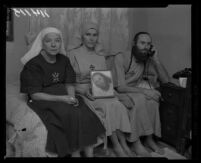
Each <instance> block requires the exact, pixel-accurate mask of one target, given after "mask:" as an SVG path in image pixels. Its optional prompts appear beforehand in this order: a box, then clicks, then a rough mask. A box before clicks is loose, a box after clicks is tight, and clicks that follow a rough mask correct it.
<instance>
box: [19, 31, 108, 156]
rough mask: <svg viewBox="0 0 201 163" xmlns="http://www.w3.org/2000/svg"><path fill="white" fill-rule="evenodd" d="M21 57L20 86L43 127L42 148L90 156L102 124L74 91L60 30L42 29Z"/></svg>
mask: <svg viewBox="0 0 201 163" xmlns="http://www.w3.org/2000/svg"><path fill="white" fill-rule="evenodd" d="M21 61H22V63H23V64H25V65H24V68H23V70H22V72H21V76H20V82H21V88H20V89H21V92H22V93H26V94H27V95H28V102H27V103H28V105H29V106H30V108H32V109H33V110H34V111H35V112H36V113H37V114H38V115H39V117H40V118H41V120H42V121H43V122H44V124H45V126H46V128H47V131H48V136H47V144H46V150H47V151H48V152H52V153H57V154H58V156H59V157H65V156H67V155H68V154H72V157H79V156H80V151H81V150H84V151H85V154H86V156H87V157H92V156H93V145H94V144H96V143H97V138H98V137H99V136H100V135H103V134H104V133H105V128H104V126H103V125H102V123H101V121H100V120H99V118H98V117H97V115H96V114H95V113H94V112H92V111H91V109H89V107H88V106H87V105H86V104H85V103H84V101H83V99H82V97H80V96H77V95H75V91H74V86H73V83H75V72H74V70H73V68H72V66H71V64H70V61H69V59H68V57H66V52H65V50H64V43H63V38H62V34H61V32H60V31H59V30H58V29H56V28H53V27H48V28H45V29H43V30H42V31H41V32H40V33H39V34H38V36H37V38H36V39H35V41H34V43H33V45H32V47H31V49H30V50H29V51H28V53H26V54H25V56H24V57H23V58H22V59H21Z"/></svg>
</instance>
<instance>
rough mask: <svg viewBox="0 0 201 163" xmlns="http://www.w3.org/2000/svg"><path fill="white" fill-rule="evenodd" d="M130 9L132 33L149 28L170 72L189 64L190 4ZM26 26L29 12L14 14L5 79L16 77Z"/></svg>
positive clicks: (19, 67) (18, 70)
mask: <svg viewBox="0 0 201 163" xmlns="http://www.w3.org/2000/svg"><path fill="white" fill-rule="evenodd" d="M132 13H133V15H134V18H133V19H134V21H133V26H134V28H133V29H134V31H135V33H136V32H139V31H148V32H150V33H151V34H152V38H153V43H154V45H155V46H156V47H157V49H158V50H159V57H160V59H161V61H162V62H163V63H164V66H165V67H166V68H167V70H168V71H169V73H170V75H171V76H172V74H173V73H175V72H176V71H179V70H181V69H183V68H185V67H191V6H190V5H170V6H168V7H167V8H135V9H134V10H133V12H132ZM28 30H29V20H28V16H23V15H21V16H20V18H18V17H14V41H13V42H6V82H13V81H19V73H20V71H21V69H22V64H21V62H20V58H21V57H22V56H23V55H24V54H25V52H26V50H27V47H26V43H25V34H26V33H27V32H28ZM174 82H176V81H174Z"/></svg>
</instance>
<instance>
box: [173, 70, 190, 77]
mask: <svg viewBox="0 0 201 163" xmlns="http://www.w3.org/2000/svg"><path fill="white" fill-rule="evenodd" d="M191 73H192V69H191V68H185V69H183V70H181V71H178V72H176V73H174V74H173V75H172V77H173V78H175V79H179V78H180V77H190V76H191Z"/></svg>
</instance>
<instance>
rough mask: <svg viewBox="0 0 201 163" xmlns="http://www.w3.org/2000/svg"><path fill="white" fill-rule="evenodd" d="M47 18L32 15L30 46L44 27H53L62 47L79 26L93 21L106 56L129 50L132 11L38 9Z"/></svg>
mask: <svg viewBox="0 0 201 163" xmlns="http://www.w3.org/2000/svg"><path fill="white" fill-rule="evenodd" d="M40 9H41V10H46V13H47V14H48V15H49V17H47V16H46V17H43V16H42V15H38V16H35V15H32V16H30V17H29V33H28V34H27V35H26V38H27V44H28V45H30V44H31V43H32V41H33V39H34V37H35V36H36V35H37V34H38V33H39V32H40V30H41V29H43V28H44V27H48V26H52V27H56V28H58V29H60V30H61V31H62V33H63V37H64V42H65V48H67V47H68V45H69V44H71V43H72V42H73V41H74V38H75V36H76V35H77V34H78V32H79V28H80V26H81V25H82V23H84V22H86V21H93V22H96V23H97V24H98V26H99V29H100V34H99V40H100V42H101V44H102V46H103V48H104V50H105V51H106V52H107V53H108V54H114V53H118V52H120V51H125V50H129V49H130V46H131V41H132V38H133V9H132V8H45V9H44V8H40Z"/></svg>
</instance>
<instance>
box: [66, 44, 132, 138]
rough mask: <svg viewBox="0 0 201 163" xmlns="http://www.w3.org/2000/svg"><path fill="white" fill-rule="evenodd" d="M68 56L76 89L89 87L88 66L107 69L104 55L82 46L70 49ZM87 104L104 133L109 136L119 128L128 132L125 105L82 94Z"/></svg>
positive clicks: (109, 99) (117, 101) (128, 126)
mask: <svg viewBox="0 0 201 163" xmlns="http://www.w3.org/2000/svg"><path fill="white" fill-rule="evenodd" d="M68 56H69V58H70V61H71V64H72V67H73V68H74V71H75V72H76V90H77V91H78V92H80V91H79V90H82V91H83V90H85V91H86V90H88V89H91V81H90V67H91V65H93V66H94V69H95V70H107V66H106V61H105V57H104V56H101V55H98V54H96V53H95V52H90V53H89V52H88V51H87V50H86V49H85V48H84V47H80V48H77V49H74V50H72V51H71V52H70V53H69V55H68ZM83 97H84V99H85V102H86V103H87V104H88V106H89V107H90V108H91V109H92V110H93V111H94V112H95V113H96V114H97V115H98V117H99V118H100V119H101V121H102V122H103V124H104V126H105V128H106V135H107V136H111V135H112V132H113V131H115V130H117V129H119V130H121V131H122V132H125V133H130V132H131V126H130V122H129V117H128V112H127V109H126V107H125V106H124V105H123V104H122V103H121V102H120V101H119V100H118V99H117V98H116V97H114V98H101V99H96V100H94V101H91V100H89V99H88V98H86V97H85V96H83Z"/></svg>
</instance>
